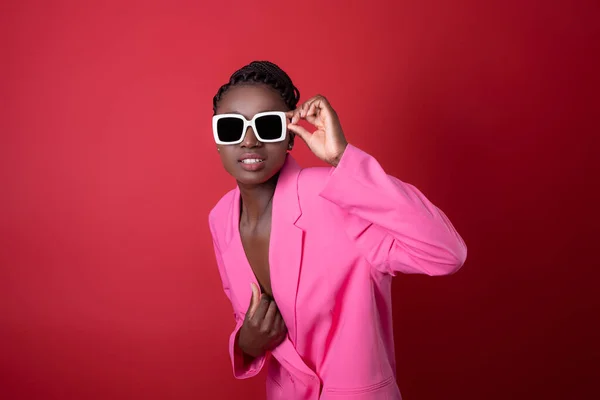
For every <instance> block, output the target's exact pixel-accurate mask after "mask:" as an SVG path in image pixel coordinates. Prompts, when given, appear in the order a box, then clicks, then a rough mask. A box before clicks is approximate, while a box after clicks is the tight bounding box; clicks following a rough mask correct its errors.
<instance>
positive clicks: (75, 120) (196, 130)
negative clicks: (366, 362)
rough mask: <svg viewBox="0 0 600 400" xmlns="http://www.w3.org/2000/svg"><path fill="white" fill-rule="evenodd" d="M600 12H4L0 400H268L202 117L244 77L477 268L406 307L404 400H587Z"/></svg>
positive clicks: (401, 317) (404, 294) (401, 286)
mask: <svg viewBox="0 0 600 400" xmlns="http://www.w3.org/2000/svg"><path fill="white" fill-rule="evenodd" d="M599 4H600V3H598V2H597V1H578V2H569V1H556V2H547V1H546V2H542V1H529V2H523V1H517V0H504V1H477V0H464V1H442V0H426V1H420V2H409V1H374V0H371V1H345V2H339V3H338V2H334V1H331V2H327V1H306V2H285V1H261V2H246V3H243V2H234V1H216V2H212V1H211V2H208V1H207V2H201V1H194V2H192V1H190V2H177V1H171V2H166V1H165V2H163V3H162V4H159V3H156V2H141V1H140V2H123V1H120V2H114V3H112V4H111V3H108V2H100V1H98V2H81V1H71V2H65V1H53V2H44V1H12V2H9V1H3V2H2V3H1V11H0V32H1V35H0V41H1V48H2V63H1V65H0V72H1V74H0V133H1V137H0V166H1V168H0V179H1V182H0V183H1V186H0V187H1V189H0V398H3V399H90V400H94V399H117V400H118V399H205V398H215V399H238V398H248V399H260V398H264V374H261V375H260V376H259V377H257V378H255V379H251V380H244V381H236V380H235V379H234V378H233V377H232V371H231V365H230V361H229V359H228V353H227V340H228V335H229V332H230V330H231V329H232V327H233V316H232V311H231V306H230V304H229V303H228V301H227V299H226V297H225V295H224V294H223V291H222V287H221V283H220V279H219V276H218V272H217V269H216V263H215V259H214V254H213V249H212V243H211V240H210V233H209V229H208V225H207V216H208V212H209V210H210V209H211V207H212V206H213V205H214V204H215V202H216V201H217V200H218V199H219V198H220V196H221V195H223V194H224V193H225V192H226V191H227V190H229V189H231V188H232V187H233V186H234V184H235V182H234V181H233V180H232V179H231V178H230V177H229V176H228V175H227V174H226V172H225V171H224V170H223V169H222V168H221V165H220V161H219V158H218V156H217V152H216V150H215V145H214V143H213V139H212V136H211V131H210V118H211V116H212V96H213V95H214V93H215V92H216V90H217V89H218V87H219V86H220V85H221V84H222V83H224V82H225V81H226V80H227V79H228V77H229V75H230V74H231V73H232V72H233V71H234V70H235V69H237V68H238V67H240V66H242V65H243V64H245V63H247V62H249V61H251V60H253V59H268V60H272V61H274V62H276V63H278V64H279V65H280V66H281V67H282V68H283V69H284V70H286V71H287V72H288V73H289V74H290V75H291V76H292V78H293V79H294V81H295V83H296V85H297V86H298V87H299V88H300V91H301V94H302V99H307V98H308V97H309V96H312V95H314V94H317V93H321V94H323V95H325V96H327V97H328V98H329V100H330V102H331V103H332V105H333V106H334V108H335V109H336V110H337V112H338V114H339V115H340V118H341V121H342V125H343V127H344V130H345V133H346V135H347V137H348V139H349V141H350V142H352V143H354V144H355V145H356V146H358V147H360V148H362V149H363V150H366V151H367V152H369V153H370V154H372V155H374V156H375V157H376V158H377V159H378V160H379V161H380V162H381V164H382V165H383V166H384V168H385V169H386V170H387V171H388V172H389V173H390V174H393V175H395V176H397V177H399V178H401V179H403V180H405V181H407V182H410V183H412V184H414V185H416V186H417V187H419V188H420V189H421V190H422V191H423V192H424V193H425V194H426V195H427V196H428V197H429V198H430V199H431V200H432V201H433V202H434V203H435V204H437V205H438V206H439V207H440V208H442V209H443V210H444V211H445V212H446V213H447V214H448V216H449V217H450V219H451V220H452V221H453V223H454V225H455V226H456V228H457V229H458V231H459V232H460V233H461V234H462V236H463V237H464V239H465V241H466V243H467V245H468V247H469V255H468V260H467V263H466V265H465V266H464V267H463V269H462V270H461V271H460V272H459V273H457V274H456V275H453V276H450V277H440V278H430V277H424V276H398V277H397V278H396V279H395V281H394V285H393V292H394V307H395V309H394V319H395V339H396V352H397V369H398V382H399V385H400V388H401V391H402V393H403V395H404V397H405V399H533V398H539V399H541V398H543V399H564V398H571V399H588V398H594V395H592V392H593V391H596V393H598V386H597V384H596V382H595V379H596V378H597V377H598V361H599V352H598V346H597V344H596V343H597V339H598V337H600V335H599V334H600V332H599V330H598V327H597V326H596V325H597V321H598V315H599V297H598V295H597V293H598V292H597V277H598V274H597V271H598V268H599V262H598V257H597V256H595V257H592V255H591V254H592V239H596V241H597V239H598V229H597V226H598V225H597V217H598V211H597V208H598V206H597V204H598V195H597V193H595V192H594V187H596V189H597V184H598V178H597V176H596V174H597V173H598V168H597V163H596V160H597V158H598V150H597V148H595V145H596V144H597V143H598V142H597V137H598V134H599V133H600V127H599V123H598V119H599V117H600V111H599V110H600V103H599V100H598V99H599V74H598V71H599V70H600V65H599V64H598V59H597V57H598V54H600V34H599V32H600V30H599V26H600V24H599V23H598V15H599V13H598V11H599ZM299 144H301V143H299ZM294 154H295V157H296V158H297V160H298V161H299V162H300V163H301V164H302V165H304V166H313V165H322V164H320V162H319V161H318V160H316V159H315V157H314V156H313V155H312V154H310V152H309V151H308V150H307V149H306V148H305V147H303V146H302V145H299V146H296V148H295V149H294ZM594 178H595V179H594ZM594 182H595V183H594ZM594 244H595V243H594Z"/></svg>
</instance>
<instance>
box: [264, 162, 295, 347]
mask: <svg viewBox="0 0 600 400" xmlns="http://www.w3.org/2000/svg"><path fill="white" fill-rule="evenodd" d="M300 171H301V168H300V166H299V165H298V164H297V163H296V161H295V160H294V159H293V158H292V156H291V155H289V154H288V156H287V159H286V162H285V164H284V166H283V168H282V169H281V172H280V175H279V179H278V181H277V187H276V189H275V196H274V197H273V211H272V217H271V239H270V243H269V264H270V267H271V271H270V272H271V286H272V288H273V297H274V298H275V301H276V302H277V305H278V307H279V310H280V312H281V314H282V316H283V318H284V320H285V322H286V325H287V328H288V333H289V335H290V338H291V339H292V340H293V342H294V343H295V342H296V335H297V329H296V328H297V327H296V296H297V293H298V280H299V276H300V266H301V262H302V241H303V237H304V231H302V229H300V228H299V227H297V226H296V225H295V224H296V222H297V221H298V219H299V218H300V216H301V214H302V212H301V210H300V203H299V200H298V176H299V174H300Z"/></svg>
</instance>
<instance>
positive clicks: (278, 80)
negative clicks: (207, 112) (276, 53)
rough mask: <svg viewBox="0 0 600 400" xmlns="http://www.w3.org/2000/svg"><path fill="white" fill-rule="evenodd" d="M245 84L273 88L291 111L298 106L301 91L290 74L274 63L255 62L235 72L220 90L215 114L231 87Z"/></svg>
mask: <svg viewBox="0 0 600 400" xmlns="http://www.w3.org/2000/svg"><path fill="white" fill-rule="evenodd" d="M244 83H252V84H265V85H268V86H270V87H272V88H273V89H275V90H276V91H278V92H279V94H281V97H282V98H283V101H284V102H285V104H286V105H287V106H288V107H289V109H290V110H294V109H295V108H296V105H298V100H299V99H300V91H299V90H298V88H296V86H294V84H293V83H292V80H291V79H290V77H289V76H288V74H286V73H285V72H284V71H283V70H282V69H281V68H279V67H278V66H277V65H275V64H273V63H272V62H269V61H253V62H251V63H250V64H248V65H246V66H244V67H242V68H240V69H239V70H237V71H235V72H234V73H233V74H232V75H231V77H230V78H229V82H227V83H226V84H224V85H223V86H221V87H220V88H219V90H218V91H217V94H216V95H215V97H213V113H214V114H216V113H217V104H218V103H219V101H220V100H221V97H223V95H224V94H225V92H226V91H227V90H228V89H229V88H230V87H232V86H235V85H239V84H244Z"/></svg>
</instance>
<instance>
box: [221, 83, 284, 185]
mask: <svg viewBox="0 0 600 400" xmlns="http://www.w3.org/2000/svg"><path fill="white" fill-rule="evenodd" d="M264 111H284V112H285V111H289V109H288V107H287V106H286V105H285V103H284V101H283V99H282V98H281V95H280V94H279V93H278V92H277V91H275V90H274V89H272V88H271V87H269V86H267V85H261V84H250V85H243V84H242V85H237V86H232V87H231V88H229V89H228V90H227V91H226V92H225V94H224V95H223V96H222V97H221V100H220V101H219V103H218V106H217V114H229V113H233V114H240V115H243V116H244V117H245V118H246V119H247V120H251V119H252V118H253V117H254V115H255V114H258V113H260V112H264ZM289 144H290V135H289V133H288V134H287V136H286V138H285V140H283V141H281V142H276V143H263V142H260V141H259V140H258V139H257V138H256V136H255V135H254V131H253V129H252V127H248V130H247V131H246V136H245V137H244V140H243V141H242V143H239V144H228V145H217V148H218V149H219V154H220V156H221V162H222V163H223V166H224V167H225V170H226V171H227V172H229V174H230V175H231V176H233V177H234V178H235V179H236V180H237V181H238V182H239V183H242V184H245V185H256V184H261V183H264V182H267V181H268V180H269V179H271V178H272V177H273V176H275V174H277V173H278V172H279V170H280V169H281V167H282V166H283V163H284V162H285V158H286V154H287V150H288V145H289ZM248 157H250V158H255V159H256V158H258V159H260V160H262V161H261V162H259V163H258V164H252V165H248V164H244V163H242V161H241V160H242V159H244V158H248Z"/></svg>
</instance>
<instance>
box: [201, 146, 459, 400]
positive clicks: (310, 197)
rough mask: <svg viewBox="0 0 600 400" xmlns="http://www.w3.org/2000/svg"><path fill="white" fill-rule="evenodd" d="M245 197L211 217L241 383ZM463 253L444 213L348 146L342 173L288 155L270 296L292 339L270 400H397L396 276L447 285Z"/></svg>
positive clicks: (231, 197)
mask: <svg viewBox="0 0 600 400" xmlns="http://www.w3.org/2000/svg"><path fill="white" fill-rule="evenodd" d="M239 214H240V193H239V189H237V188H236V189H234V190H232V191H230V192H229V193H227V194H226V195H225V196H223V198H222V199H221V200H220V201H219V203H218V204H217V205H216V206H215V208H214V209H213V210H212V211H211V213H210V217H209V224H210V228H211V232H212V235H213V241H214V246H215V253H216V257H217V263H218V267H219V273H220V275H221V279H222V281H223V289H224V290H225V293H226V295H227V297H228V298H229V300H230V301H231V304H232V306H233V311H234V316H235V319H236V327H235V329H234V331H233V333H232V334H231V339H230V344H229V350H230V355H231V359H232V364H233V373H234V375H235V377H237V378H240V379H243V378H249V377H252V376H254V375H256V374H257V373H258V372H259V371H260V370H261V369H262V368H263V367H264V365H265V358H264V357H263V358H260V359H257V360H255V361H254V363H253V364H252V365H249V366H244V365H243V360H242V357H241V354H240V350H239V349H238V348H237V346H236V343H235V338H236V335H237V332H238V330H239V328H240V327H241V324H242V322H243V319H244V316H245V312H246V310H247V309H248V305H249V301H250V297H251V287H250V282H255V283H257V281H256V278H255V276H254V274H253V272H252V269H251V267H250V265H249V263H248V261H247V258H246V256H245V253H244V249H243V246H242V242H241V238H240V234H239ZM466 254H467V250H466V246H465V244H464V242H463V240H462V239H461V237H460V236H459V235H458V233H457V232H456V230H455V229H454V228H453V226H452V224H451V223H450V221H449V220H448V218H446V216H445V215H444V214H443V212H442V211H440V210H439V209H438V208H436V207H435V206H434V205H433V204H432V203H431V202H429V201H428V200H427V199H426V198H425V196H424V195H423V194H421V193H420V192H419V191H418V190H417V189H416V188H414V187H413V186H411V185H409V184H406V183H403V182H401V181H400V180H398V179H396V178H394V177H392V176H389V175H387V174H386V173H385V172H384V170H383V169H382V168H381V166H380V165H379V163H378V162H377V161H376V160H375V159H374V158H373V157H371V156H370V155H368V154H366V153H365V152H363V151H361V150H359V149H358V148H356V147H354V146H352V145H348V147H347V149H346V151H345V152H344V155H343V157H342V159H341V161H340V163H339V165H338V166H337V167H336V168H306V169H301V168H300V167H299V166H298V164H297V163H296V162H295V161H294V159H293V158H292V157H291V156H289V155H288V158H287V160H286V163H285V165H284V167H283V169H282V172H281V175H280V177H279V181H278V184H277V188H276V190H275V196H274V199H273V216H272V227H271V241H270V250H269V261H270V267H271V286H272V288H273V295H274V297H275V300H276V302H277V304H278V306H279V309H280V312H281V314H282V316H283V318H284V320H285V323H286V325H287V327H288V337H287V338H286V339H285V340H284V342H283V343H282V344H281V345H279V346H278V347H277V348H276V349H274V350H273V352H272V356H273V357H272V359H271V360H270V361H269V362H268V363H267V364H268V374H267V397H268V398H269V399H287V400H293V399H298V400H300V399H302V400H308V399H342V398H344V399H365V400H366V399H400V398H401V396H400V392H399V390H398V386H397V384H396V380H395V376H396V365H395V356H394V342H393V340H394V336H393V332H392V313H391V293H390V288H391V279H392V276H394V275H395V274H396V273H397V272H402V273H423V274H428V275H445V274H451V273H454V272H455V271H457V270H458V269H459V268H460V267H461V266H462V265H463V263H464V261H465V259H466Z"/></svg>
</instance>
